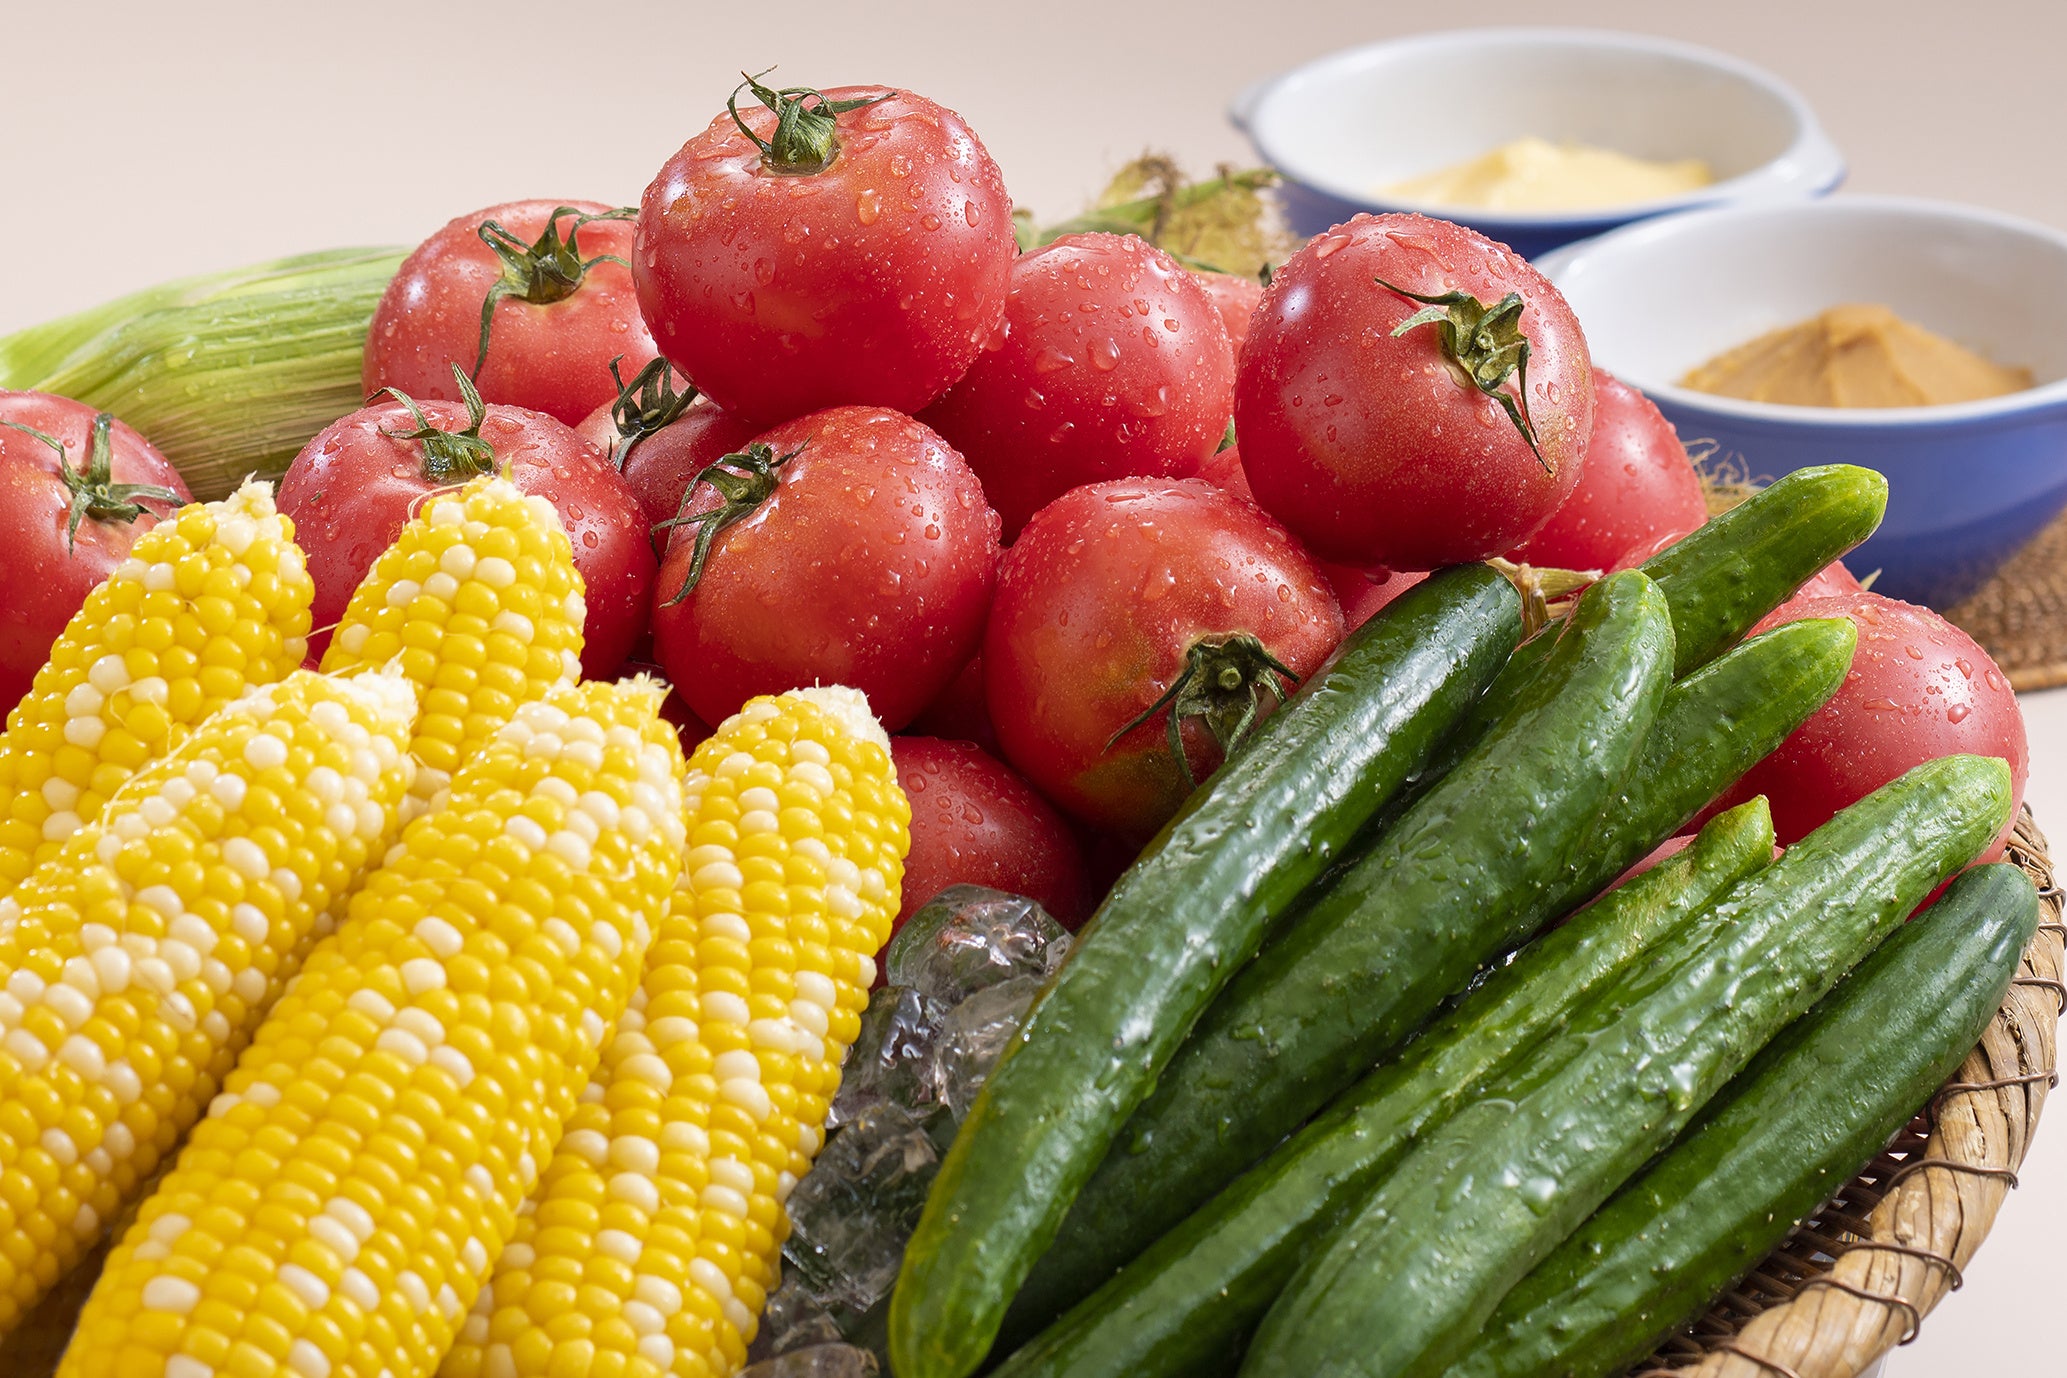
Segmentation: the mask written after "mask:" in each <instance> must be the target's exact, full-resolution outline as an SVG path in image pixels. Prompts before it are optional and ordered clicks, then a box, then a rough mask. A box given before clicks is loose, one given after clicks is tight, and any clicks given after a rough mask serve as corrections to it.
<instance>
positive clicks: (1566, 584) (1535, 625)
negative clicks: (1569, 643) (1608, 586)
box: [1486, 556, 1601, 640]
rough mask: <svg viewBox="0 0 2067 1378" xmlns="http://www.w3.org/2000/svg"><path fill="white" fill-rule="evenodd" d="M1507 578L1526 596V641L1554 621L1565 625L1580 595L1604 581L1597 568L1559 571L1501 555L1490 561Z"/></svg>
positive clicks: (1524, 634) (1524, 605)
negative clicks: (1522, 562)
mask: <svg viewBox="0 0 2067 1378" xmlns="http://www.w3.org/2000/svg"><path fill="white" fill-rule="evenodd" d="M1486 563H1487V564H1489V565H1491V566H1492V567H1493V568H1494V569H1497V570H1499V571H1500V573H1501V574H1503V575H1505V576H1506V578H1507V582H1508V583H1510V584H1513V585H1514V590H1515V592H1516V593H1519V594H1520V595H1521V596H1522V638H1523V639H1524V640H1526V639H1528V638H1529V637H1532V636H1534V635H1535V634H1536V633H1537V632H1539V631H1541V630H1542V629H1543V628H1544V627H1546V626H1548V625H1549V624H1550V623H1552V622H1561V621H1563V620H1564V618H1565V617H1566V615H1567V614H1569V613H1570V612H1571V611H1572V608H1573V606H1574V605H1575V604H1576V603H1577V602H1578V595H1580V594H1582V593H1584V592H1585V591H1586V590H1587V589H1589V588H1591V587H1592V586H1593V585H1595V584H1597V583H1599V582H1600V579H1601V571H1600V570H1597V569H1557V568H1554V567H1552V566H1548V565H1526V564H1517V563H1515V562H1514V561H1512V560H1503V559H1500V558H1499V557H1498V556H1495V557H1494V558H1493V559H1490V560H1488V561H1486Z"/></svg>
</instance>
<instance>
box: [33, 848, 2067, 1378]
mask: <svg viewBox="0 0 2067 1378" xmlns="http://www.w3.org/2000/svg"><path fill="white" fill-rule="evenodd" d="M2010 857H2011V859H2012V860H2014V861H2015V862H2016V863H2017V864H2018V865H2020V866H2022V867H2023V868H2024V870H2025V871H2026V872H2027V873H2029V875H2030V876H2031V879H2032V881H2033V882H2034V883H2035V884H2036V885H2037V886H2038V890H2039V896H2040V904H2041V912H2040V914H2039V924H2040V926H2039V930H2038V933H2037V935H2036V936H2034V937H2033V938H2032V940H2031V945H2030V946H2029V947H2027V948H2026V949H2025V950H2024V960H2023V962H2022V964H2021V965H2020V967H2019V968H2018V972H2017V976H2016V983H2015V984H2014V985H2012V986H2011V987H2010V992H2009V995H2008V997H2007V998H2005V999H2004V1001H2003V1004H2002V1010H2001V1012H2000V1013H1999V1014H1997V1016H1996V1018H1995V1020H1994V1022H1993V1023H1991V1024H1990V1025H1989V1026H1988V1031H1987V1033H1985V1034H1983V1035H1982V1037H1981V1043H1980V1046H1979V1047H1977V1048H1975V1049H1974V1051H1973V1053H1972V1054H1971V1055H1970V1056H1969V1057H1968V1058H1967V1060H1966V1062H1965V1063H1963V1064H1962V1065H1961V1066H1960V1069H1959V1071H1958V1072H1956V1073H1955V1074H1954V1077H1953V1080H1951V1081H1950V1082H1947V1083H1946V1084H1945V1086H1944V1088H1943V1089H1942V1090H1940V1091H1939V1093H1938V1094H1937V1096H1936V1097H1934V1098H1933V1099H1932V1101H1931V1103H1930V1105H1928V1106H1927V1107H1925V1109H1924V1111H1923V1113H1922V1114H1920V1115H1918V1116H1917V1117H1916V1119H1915V1120H1914V1121H1912V1122H1911V1123H1910V1125H1909V1126H1908V1127H1907V1128H1906V1129H1904V1130H1903V1131H1902V1132H1901V1133H1900V1134H1897V1135H1896V1136H1895V1139H1894V1141H1893V1142H1892V1143H1890V1144H1889V1145H1888V1146H1887V1148H1886V1149H1885V1150H1884V1151H1883V1152H1882V1153H1881V1155H1880V1156H1879V1157H1878V1158H1876V1159H1874V1160H1873V1162H1872V1163H1871V1164H1870V1165H1869V1166H1868V1167H1867V1168H1866V1170H1865V1171H1864V1172H1862V1173H1860V1174H1859V1175H1858V1176H1857V1177H1855V1178H1853V1179H1852V1181H1851V1182H1850V1183H1848V1184H1847V1185H1846V1186H1845V1188H1844V1190H1842V1191H1840V1192H1839V1193H1838V1194H1837V1196H1836V1197H1835V1198H1834V1199H1833V1200H1832V1201H1831V1202H1830V1203H1829V1204H1828V1205H1826V1206H1824V1207H1823V1209H1821V1210H1820V1211H1818V1212H1816V1214H1815V1215H1813V1216H1811V1217H1810V1218H1809V1219H1808V1220H1806V1221H1804V1222H1802V1224H1800V1225H1799V1226H1797V1227H1796V1228H1795V1230H1794V1233H1793V1234H1791V1235H1789V1236H1788V1238H1787V1240H1786V1242H1784V1243H1783V1244H1781V1246H1780V1247H1779V1248H1778V1249H1775V1250H1774V1251H1773V1253H1772V1254H1771V1255H1770V1256H1769V1257H1768V1258H1767V1259H1766V1261H1765V1262H1764V1263H1762V1264H1760V1265H1759V1266H1758V1268H1757V1269H1755V1270H1754V1271H1753V1272H1752V1273H1751V1274H1750V1276H1748V1277H1746V1278H1745V1279H1744V1280H1743V1281H1742V1282H1739V1283H1738V1284H1737V1285H1736V1286H1735V1287H1734V1288H1732V1289H1731V1290H1730V1292H1729V1293H1728V1294H1727V1295H1726V1296H1724V1297H1723V1298H1722V1299H1721V1300H1720V1301H1718V1302H1717V1303H1716V1304H1715V1305H1714V1307H1712V1308H1711V1309H1710V1310H1709V1312H1708V1314H1707V1315H1706V1316H1703V1317H1702V1318H1701V1320H1700V1321H1698V1322H1697V1323H1696V1324H1695V1325H1694V1326H1693V1328H1692V1329H1691V1330H1690V1331H1689V1332H1688V1333H1687V1334H1685V1335H1683V1336H1680V1337H1678V1338H1676V1339H1674V1340H1672V1341H1670V1342H1668V1343H1667V1344H1666V1345H1664V1346H1663V1347H1662V1348H1660V1349H1659V1350H1658V1352H1657V1353H1656V1354H1655V1355H1654V1356H1653V1357H1652V1358H1651V1360H1650V1361H1649V1362H1648V1363H1645V1364H1640V1365H1638V1366H1637V1378H1776V1375H1777V1378H1856V1375H1857V1374H1859V1373H1860V1372H1861V1371H1862V1370H1864V1369H1865V1368H1866V1367H1867V1366H1868V1365H1869V1364H1871V1363H1872V1362H1873V1361H1874V1360H1875V1359H1876V1358H1878V1357H1879V1356H1880V1355H1882V1354H1884V1353H1886V1352H1887V1351H1888V1350H1890V1349H1892V1348H1894V1347H1895V1346H1896V1345H1898V1344H1901V1343H1904V1342H1906V1341H1908V1340H1909V1339H1912V1338H1914V1336H1915V1334H1916V1331H1917V1327H1918V1325H1919V1324H1921V1322H1922V1320H1923V1318H1924V1316H1926V1315H1927V1314H1929V1312H1930V1310H1931V1308H1932V1307H1934V1306H1936V1305H1937V1304H1938V1302H1939V1301H1940V1300H1941V1299H1942V1298H1943V1297H1944V1296H1945V1294H1946V1293H1947V1292H1949V1291H1952V1290H1954V1289H1956V1288H1957V1287H1958V1286H1959V1284H1960V1269H1962V1268H1964V1267H1965V1266H1966V1263H1967V1260H1969V1259H1971V1258H1972V1257H1973V1256H1974V1251H1975V1250H1976V1249H1978V1248H1980V1247H1981V1241H1982V1240H1984V1239H1986V1238H1987V1237H1988V1228H1989V1226H1991V1225H1993V1224H1994V1223H1995V1213H1996V1211H1997V1210H1999V1209H2001V1207H2002V1203H2003V1199H2004V1198H2005V1197H2006V1196H2007V1195H2008V1194H2009V1191H2010V1188H2012V1187H2014V1186H2015V1185H2016V1184H2017V1178H2016V1170H2017V1168H2018V1166H2019V1165H2020V1164H2022V1162H2023V1161H2024V1150H2025V1148H2026V1147H2027V1146H2028V1145H2029V1144H2030V1142H2031V1135H2032V1131H2033V1130H2035V1129H2036V1128H2037V1127H2038V1113H2039V1110H2040V1109H2041V1108H2042V1107H2043V1106H2044V1105H2045V1097H2046V1092H2047V1090H2048V1089H2050V1088H2051V1087H2052V1086H2053V1084H2054V1083H2055V1082H2056V1081H2058V1079H2059V1078H2058V1076H2057V1074H2056V1073H2055V1071H2054V1068H2055V1066H2056V1065H2057V1064H2056V1061H2055V1052H2056V1041H2055V1038H2056V1032H2057V1026H2058V1022H2059V1017H2060V1014H2061V1012H2062V1007H2063V1006H2067V984H2063V979H2062V973H2063V965H2062V957H2061V940H2062V936H2063V932H2067V930H2063V928H2062V925H2061V890H2060V887H2059V886H2058V885H2056V884H2055V883H2054V881H2053V868H2052V859H2051V857H2050V856H2049V855H2048V854H2047V852H2046V844H2045V838H2044V836H2043V835H2042V834H2041V833H2040V832H2039V831H2038V825H2037V824H2036V823H2034V822H2033V821H2032V818H2031V813H2030V811H2029V810H2028V809H2027V810H2026V811H2025V812H2024V815H2023V817H2022V818H2020V819H2018V821H2017V830H2016V834H2015V836H2014V837H2013V838H2012V839H2011V842H2010ZM105 1251H106V1246H105V1245H103V1246H102V1248H101V1249H99V1250H96V1251H95V1252H94V1254H93V1255H92V1256H91V1257H89V1258H88V1259H87V1261H86V1263H85V1265H84V1266H82V1267H80V1268H79V1269H77V1270H76V1271H74V1272H73V1273H72V1275H71V1276H70V1277H68V1278H66V1279H65V1280H64V1281H63V1282H62V1283H60V1284H59V1286H58V1289H57V1291H56V1292H54V1293H53V1294H52V1295H51V1296H50V1297H48V1298H46V1299H45V1301H44V1302H43V1304H42V1305H41V1306H39V1307H37V1309H36V1310H35V1311H34V1312H33V1313H32V1314H31V1315H30V1317H29V1320H28V1322H27V1323H26V1324H24V1325H23V1327H22V1328H21V1329H20V1330H17V1331H16V1332H15V1333H14V1334H12V1335H10V1336H8V1337H7V1338H6V1340H5V1341H4V1342H0V1378H49V1375H50V1374H52V1373H53V1372H55V1371H56V1368H57V1361H58V1358H59V1357H60V1356H61V1355H62V1354H63V1353H64V1346H65V1342H66V1340H68V1339H69V1338H70V1336H71V1331H72V1322H73V1320H74V1318H75V1317H76V1316H77V1315H78V1312H79V1307H80V1306H81V1305H82V1304H84V1302H85V1300H86V1294H87V1292H88V1291H90V1290H91V1288H92V1286H93V1277H94V1275H95V1274H96V1273H98V1272H99V1271H100V1260H101V1258H102V1256H103V1255H104V1254H105Z"/></svg>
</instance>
